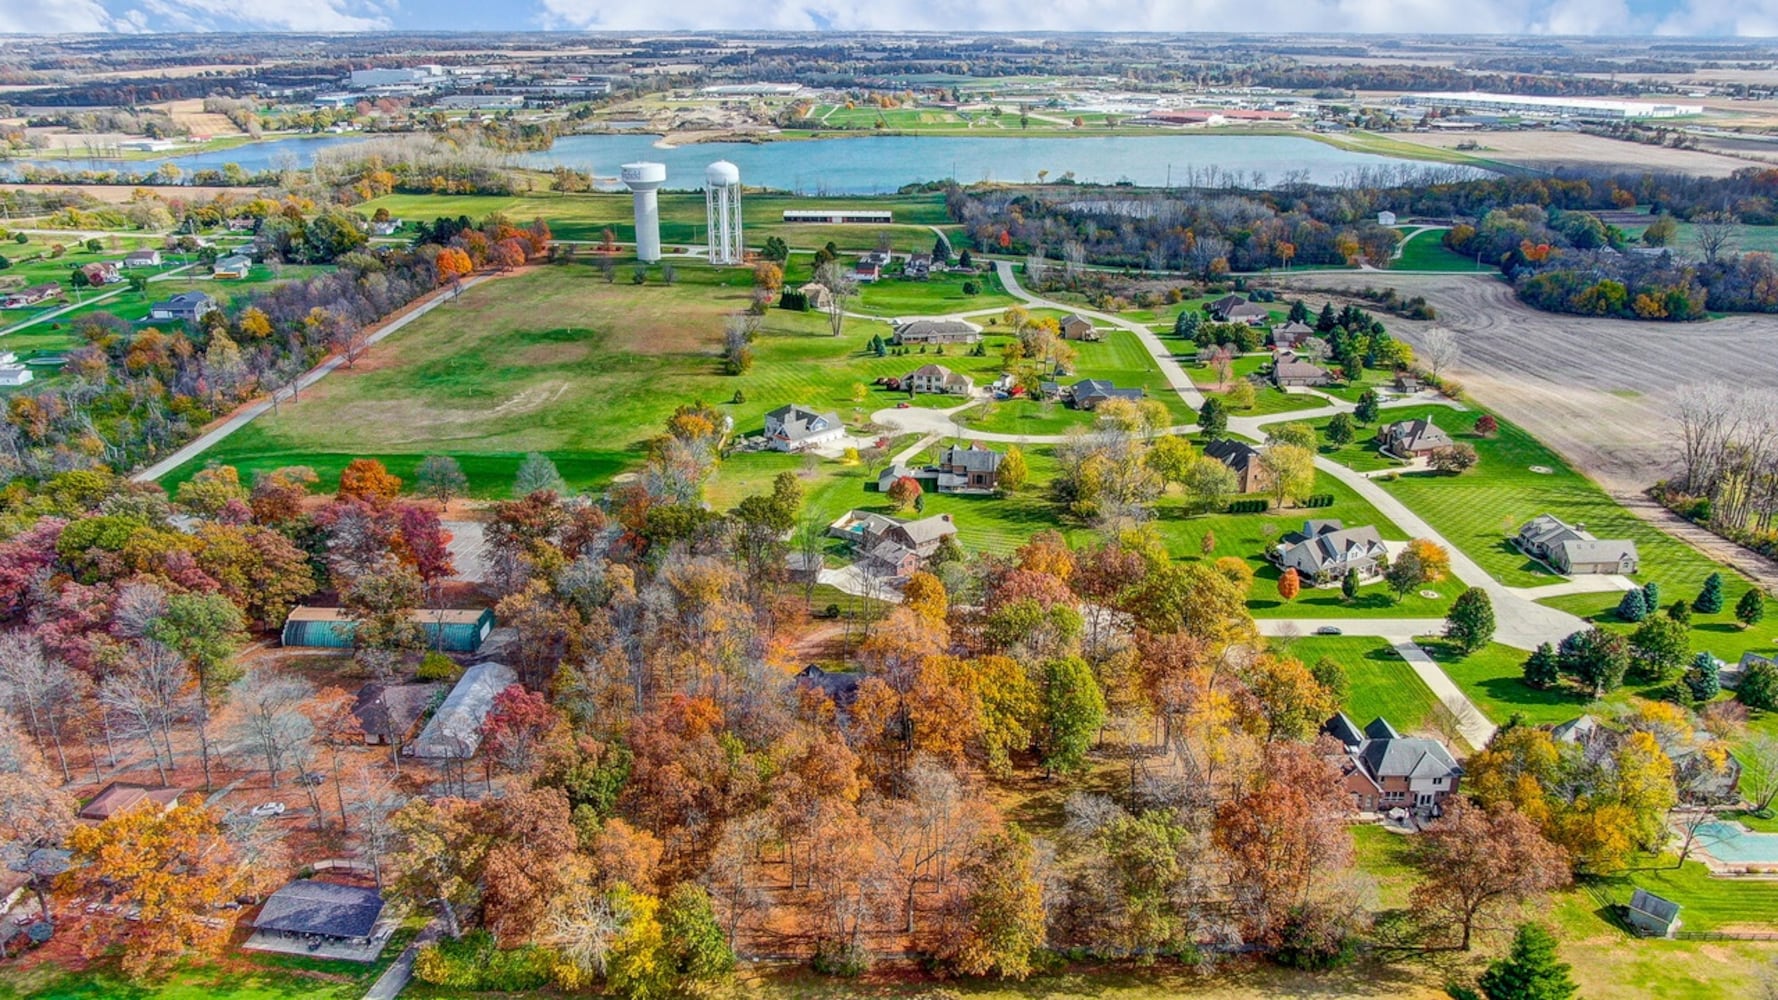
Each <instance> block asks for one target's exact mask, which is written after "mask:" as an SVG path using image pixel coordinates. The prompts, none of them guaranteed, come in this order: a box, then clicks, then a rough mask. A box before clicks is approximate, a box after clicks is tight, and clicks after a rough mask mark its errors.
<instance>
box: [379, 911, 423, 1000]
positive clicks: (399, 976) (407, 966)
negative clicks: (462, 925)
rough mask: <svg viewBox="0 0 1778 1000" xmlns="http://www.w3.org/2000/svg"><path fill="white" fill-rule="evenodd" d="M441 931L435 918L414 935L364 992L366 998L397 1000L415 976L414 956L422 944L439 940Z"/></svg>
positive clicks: (417, 953)
mask: <svg viewBox="0 0 1778 1000" xmlns="http://www.w3.org/2000/svg"><path fill="white" fill-rule="evenodd" d="M441 932H442V928H440V927H439V924H438V921H437V920H434V921H432V922H431V923H429V924H427V925H426V926H425V927H424V928H422V929H421V931H420V933H418V934H416V935H414V939H413V940H412V941H410V942H408V946H407V947H406V948H403V949H401V954H399V955H397V956H395V961H393V962H390V963H389V967H388V968H387V969H384V970H383V974H382V975H380V976H378V977H377V981H376V982H374V983H372V984H371V987H370V989H369V990H368V991H366V992H365V994H364V1000H395V997H396V995H397V994H399V993H400V992H401V991H402V990H403V989H405V988H407V983H408V980H410V979H412V978H413V977H414V958H415V956H417V955H419V953H420V946H421V945H424V944H430V943H431V942H433V941H436V940H438V935H439V934H440V933H441Z"/></svg>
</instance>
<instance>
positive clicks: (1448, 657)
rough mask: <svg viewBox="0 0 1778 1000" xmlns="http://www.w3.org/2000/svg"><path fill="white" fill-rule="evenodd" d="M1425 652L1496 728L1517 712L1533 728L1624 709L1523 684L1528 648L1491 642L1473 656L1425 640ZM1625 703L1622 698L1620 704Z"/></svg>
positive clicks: (1569, 690) (1567, 690)
mask: <svg viewBox="0 0 1778 1000" xmlns="http://www.w3.org/2000/svg"><path fill="white" fill-rule="evenodd" d="M1421 648H1423V649H1425V650H1426V651H1427V652H1428V653H1429V654H1431V655H1432V658H1433V659H1435V660H1437V661H1438V663H1439V666H1441V667H1443V668H1444V671H1445V674H1446V675H1447V676H1449V677H1450V678H1451V680H1452V681H1453V682H1454V683H1455V684H1456V685H1457V686H1458V687H1459V688H1462V689H1463V693H1464V694H1466V695H1468V696H1469V700H1470V701H1473V702H1475V705H1476V707H1477V708H1479V709H1481V710H1482V714H1483V715H1486V716H1487V717H1488V720H1489V721H1490V722H1493V723H1494V724H1496V725H1499V724H1501V723H1504V722H1505V721H1506V720H1507V719H1510V718H1512V716H1513V714H1514V713H1518V714H1520V715H1523V716H1524V717H1525V721H1527V722H1530V723H1532V724H1534V725H1548V724H1552V723H1557V722H1566V721H1568V720H1569V719H1572V718H1574V717H1575V716H1577V715H1581V714H1583V713H1587V712H1592V713H1595V714H1606V715H1610V714H1614V712H1615V710H1616V708H1617V707H1621V705H1617V704H1613V703H1612V702H1609V701H1608V702H1603V703H1602V702H1595V701H1593V700H1592V699H1590V698H1587V697H1585V696H1583V695H1582V694H1581V693H1580V692H1579V691H1576V690H1574V689H1573V688H1570V687H1568V686H1566V685H1564V686H1563V687H1560V688H1551V689H1548V690H1541V691H1540V690H1538V689H1536V688H1533V687H1531V686H1529V685H1527V684H1526V683H1525V681H1524V670H1523V667H1524V663H1525V657H1527V656H1529V655H1530V654H1529V653H1526V652H1525V651H1524V650H1519V649H1514V648H1512V647H1511V646H1503V645H1501V644H1499V643H1490V644H1488V645H1487V646H1484V647H1482V648H1481V649H1478V650H1476V651H1475V652H1473V653H1470V654H1469V655H1468V656H1458V655H1457V653H1456V650H1455V649H1454V648H1452V647H1450V646H1447V645H1445V644H1444V643H1442V642H1424V643H1421ZM1624 700H1626V699H1622V698H1621V697H1620V698H1619V702H1622V701H1624Z"/></svg>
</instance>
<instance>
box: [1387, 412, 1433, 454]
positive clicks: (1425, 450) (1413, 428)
mask: <svg viewBox="0 0 1778 1000" xmlns="http://www.w3.org/2000/svg"><path fill="white" fill-rule="evenodd" d="M1377 445H1378V446H1379V447H1380V448H1382V449H1383V451H1385V452H1387V453H1388V454H1391V455H1394V456H1395V457H1396V458H1404V459H1413V458H1425V457H1426V456H1428V455H1430V454H1432V453H1433V452H1435V451H1437V450H1439V449H1440V448H1449V447H1451V436H1450V435H1449V434H1446V433H1445V432H1444V431H1442V430H1440V429H1439V426H1438V425H1437V424H1435V423H1433V422H1432V418H1430V417H1422V418H1419V419H1416V420H1397V421H1396V422H1395V423H1393V424H1386V425H1384V426H1383V428H1382V429H1380V430H1378V431H1377Z"/></svg>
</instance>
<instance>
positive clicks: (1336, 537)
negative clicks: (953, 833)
mask: <svg viewBox="0 0 1778 1000" xmlns="http://www.w3.org/2000/svg"><path fill="white" fill-rule="evenodd" d="M1388 554H1389V550H1388V549H1386V548H1384V546H1383V536H1381V535H1379V534H1377V529H1376V528H1373V527H1371V526H1370V525H1363V526H1360V527H1356V528H1348V527H1346V526H1345V525H1344V524H1343V523H1341V522H1340V521H1338V520H1333V519H1328V520H1321V521H1304V522H1303V529H1302V530H1301V531H1293V532H1291V533H1290V534H1288V535H1285V536H1284V538H1283V539H1282V540H1280V542H1279V543H1278V545H1277V547H1276V548H1274V549H1273V550H1272V560H1273V561H1274V562H1276V563H1277V564H1278V568H1279V569H1294V570H1296V571H1297V575H1298V576H1301V577H1302V578H1303V579H1304V580H1309V581H1313V582H1314V583H1315V584H1317V585H1328V584H1335V583H1339V582H1340V581H1341V580H1343V579H1344V578H1345V576H1346V573H1347V572H1349V571H1351V570H1357V571H1358V576H1359V579H1365V578H1367V577H1374V576H1376V575H1377V574H1378V573H1379V572H1381V569H1380V563H1381V560H1382V559H1383V558H1384V557H1386V556H1387V555H1388Z"/></svg>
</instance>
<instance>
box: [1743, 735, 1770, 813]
mask: <svg viewBox="0 0 1778 1000" xmlns="http://www.w3.org/2000/svg"><path fill="white" fill-rule="evenodd" d="M1735 756H1737V757H1739V758H1741V762H1742V764H1743V765H1744V766H1743V768H1742V770H1741V790H1742V792H1743V793H1745V794H1746V796H1747V801H1748V802H1749V803H1750V804H1751V805H1752V806H1753V811H1754V812H1764V811H1765V810H1767V809H1770V808H1771V807H1772V801H1773V800H1774V799H1778V739H1773V738H1772V737H1770V736H1763V735H1761V736H1755V737H1753V738H1752V739H1750V740H1748V741H1747V742H1746V743H1744V744H1742V745H1741V746H1740V747H1739V748H1737V750H1736V751H1735Z"/></svg>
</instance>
